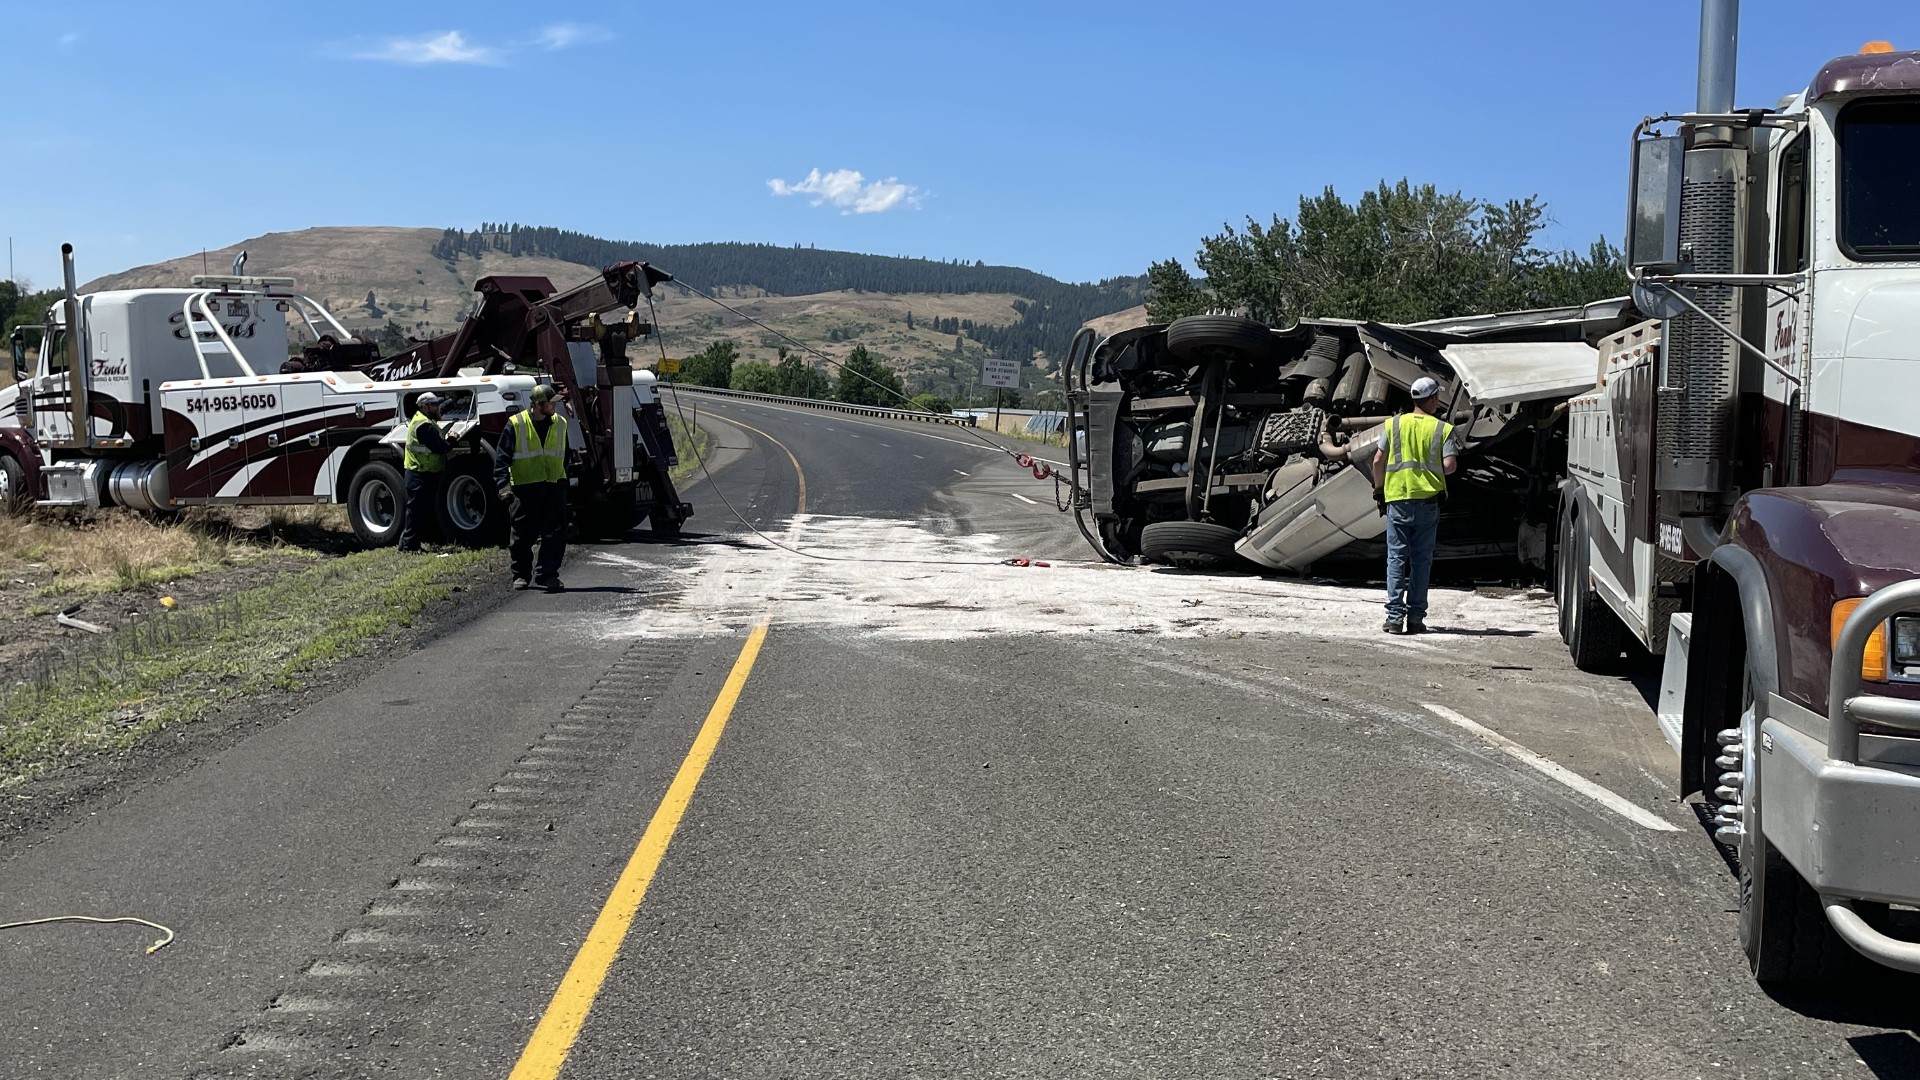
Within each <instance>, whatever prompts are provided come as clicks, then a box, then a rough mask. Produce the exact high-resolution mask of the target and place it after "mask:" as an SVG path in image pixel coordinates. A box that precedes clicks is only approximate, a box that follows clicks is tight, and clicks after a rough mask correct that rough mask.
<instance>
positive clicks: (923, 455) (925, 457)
mask: <svg viewBox="0 0 1920 1080" xmlns="http://www.w3.org/2000/svg"><path fill="white" fill-rule="evenodd" d="M913 456H914V457H917V458H919V459H920V460H921V461H925V460H927V455H925V454H915V455H913Z"/></svg>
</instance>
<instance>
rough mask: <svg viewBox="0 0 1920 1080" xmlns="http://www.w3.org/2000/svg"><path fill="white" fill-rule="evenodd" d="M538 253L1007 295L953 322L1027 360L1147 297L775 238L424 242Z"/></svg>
mask: <svg viewBox="0 0 1920 1080" xmlns="http://www.w3.org/2000/svg"><path fill="white" fill-rule="evenodd" d="M496 251H497V252H504V253H506V254H509V255H540V256H545V257H547V258H551V259H560V260H563V261H566V262H573V263H582V264H584V265H587V266H607V265H610V264H612V263H616V262H623V261H627V260H633V261H636V262H647V263H652V264H653V265H655V266H658V267H660V268H661V269H663V270H666V271H668V272H669V273H671V274H673V275H674V277H675V278H677V279H678V280H680V281H684V282H686V283H687V284H688V285H691V286H693V287H695V288H697V289H700V290H702V291H703V292H712V291H713V290H715V289H717V288H721V287H726V286H740V287H745V288H749V289H762V290H765V291H766V292H768V293H772V294H774V295H777V296H805V295H808V294H811V293H820V292H835V291H839V290H852V291H856V292H886V293H1011V294H1014V295H1016V296H1019V297H1021V299H1020V300H1018V301H1016V302H1015V303H1014V310H1015V313H1016V314H1015V318H1014V320H1013V321H1012V322H1011V323H1009V324H1007V325H1005V326H988V325H976V326H973V327H972V328H970V329H964V330H963V329H962V328H960V327H958V326H956V327H955V328H954V330H953V331H951V332H952V333H955V334H965V335H966V336H967V337H969V338H971V339H972V340H974V341H978V342H980V343H981V344H982V345H985V346H986V347H987V348H988V349H989V350H991V351H992V352H993V353H994V355H996V356H1004V357H1008V358H1010V359H1017V360H1022V361H1026V360H1031V359H1033V357H1034V354H1035V353H1040V352H1044V353H1046V354H1047V355H1049V356H1056V357H1057V356H1064V355H1065V354H1066V349H1067V344H1068V343H1069V342H1070V341H1072V340H1073V335H1074V332H1075V331H1077V330H1079V329H1080V327H1081V325H1082V324H1084V323H1085V322H1087V320H1089V319H1094V318H1098V317H1099V316H1101V315H1108V314H1112V313H1113V312H1116V311H1122V310H1125V309H1126V308H1129V307H1132V306H1134V305H1135V304H1138V303H1140V302H1141V300H1142V299H1143V298H1144V296H1145V295H1146V293H1145V289H1146V281H1145V279H1144V278H1142V277H1115V278H1108V279H1106V280H1104V281H1100V282H1093V283H1078V284H1070V283H1067V282H1063V281H1058V280H1055V279H1054V278H1050V277H1048V276H1046V275H1045V274H1040V273H1036V272H1035V271H1032V270H1025V269H1022V268H1020V267H1016V266H988V265H987V264H986V263H984V262H980V261H977V260H976V261H974V262H965V261H962V260H959V259H953V260H945V261H943V260H939V259H914V258H904V257H900V256H892V255H863V254H860V253H857V252H851V251H822V250H820V249H818V248H813V247H800V246H797V245H796V246H793V247H783V246H780V245H778V244H745V243H724V244H646V243H634V242H627V241H618V240H604V239H601V238H600V237H596V236H588V235H587V234H585V233H578V232H573V231H570V230H567V229H555V228H550V227H546V226H531V225H520V224H517V223H505V224H502V223H497V222H489V223H483V224H482V225H481V226H480V228H478V229H475V230H472V231H466V230H462V229H447V230H445V231H444V232H443V233H442V234H441V236H440V239H439V240H438V241H437V242H435V244H434V246H433V254H434V256H435V257H436V258H439V259H444V260H447V261H449V262H451V261H454V260H456V259H458V258H459V257H460V256H462V255H465V256H468V257H474V258H477V257H479V256H481V255H484V254H487V253H488V252H496Z"/></svg>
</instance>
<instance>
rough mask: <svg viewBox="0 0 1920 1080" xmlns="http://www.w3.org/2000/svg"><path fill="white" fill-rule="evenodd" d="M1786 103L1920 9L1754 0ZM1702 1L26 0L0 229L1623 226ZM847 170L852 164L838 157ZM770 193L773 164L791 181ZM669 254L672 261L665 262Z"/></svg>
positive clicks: (806, 231)
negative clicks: (1503, 212) (1371, 220)
mask: <svg viewBox="0 0 1920 1080" xmlns="http://www.w3.org/2000/svg"><path fill="white" fill-rule="evenodd" d="M1742 8H1743V10H1742V13H1741V23H1742V42H1741V52H1740V69H1739V71H1740V86H1741V92H1740V95H1739V100H1740V103H1741V104H1742V105H1743V106H1745V105H1770V104H1772V103H1773V102H1774V101H1775V100H1777V99H1778V98H1779V97H1780V96H1781V95H1783V94H1786V93H1789V92H1791V91H1793V90H1796V89H1799V88H1801V87H1804V86H1805V85H1806V83H1807V82H1808V81H1809V80H1810V79H1811V77H1812V75H1813V73H1814V72H1815V71H1816V70H1818V68H1819V66H1820V65H1821V63H1823V62H1824V61H1825V60H1827V59H1829V58H1831V57H1832V56H1835V55H1838V54H1841V53H1849V52H1853V51H1855V50H1857V49H1858V48H1859V46H1860V45H1861V43H1862V42H1864V41H1867V40H1869V39H1873V38H1884V39H1887V40H1891V41H1892V42H1893V43H1894V44H1895V45H1896V46H1898V47H1901V48H1920V5H1914V4H1912V3H1911V2H1910V0H1909V2H1895V0H1859V2H1846V0H1833V2H1830V3H1828V4H1825V5H1821V6H1818V7H1814V6H1810V5H1807V4H1805V3H1804V2H1802V3H1789V2H1786V0H1746V3H1744V4H1743V5H1742ZM1698 10H1699V9H1698V6H1697V4H1696V3H1695V2H1694V0H1664V2H1659V0H1615V2H1612V3H1608V4H1605V5H1602V4H1598V3H1559V4H1555V3H1551V2H1535V3H1526V2H1519V0H1450V2H1446V3H1441V2H1435V0H1429V2H1421V3H1414V2H1400V0H1376V2H1365V0H1349V2H1345V3H1327V2H1325V0H1318V2H1314V3H1283V2H1272V3H1240V2H1225V0H1223V2H1212V3H1209V2H1204V0H1189V2H1188V3H1185V4H1170V3H1166V2H1165V0H1161V2H1158V3H1151V4H1149V3H1134V2H1130V0H1109V2H1105V3H1078V2H1071V3H1069V2H1062V3H1047V2H1034V0H1028V2H1026V3H999V2H995V0H973V2H969V3H965V4H961V3H941V4H918V3H895V4H880V3H838V2H834V0H816V2H814V3H810V4H800V3H783V4H774V3H756V2H745V3H729V4H721V3H685V4H671V3H657V2H656V3H649V4H631V5H629V4H623V3H614V2H601V3H593V4H585V3H580V4H574V3H564V2H556V3H547V4H525V3H514V4H508V3H496V2H491V0H465V2H462V3H391V2H389V3H383V4H376V3H363V2H358V0H353V2H330V3H327V4H324V5H321V4H298V5H271V6H270V5H264V4H259V5H255V4H247V5H228V6H215V7H211V8H208V7H199V8H186V9H181V8H177V7H176V6H175V5H171V4H158V3H141V4H97V3H96V4H89V3H84V2H71V3H68V4H66V5H64V6H60V7H56V6H54V5H46V4H42V5H33V6H31V7H27V8H24V9H20V10H13V11H10V12H9V13H8V16H7V23H8V31H9V43H10V48H9V50H8V57H7V60H6V62H5V63H6V66H5V67H4V68H0V73H3V74H4V79H5V85H7V86H8V87H9V88H10V90H11V94H12V97H13V100H14V102H15V104H16V107H15V108H14V109H12V110H10V111H11V113H12V115H13V116H14V118H15V123H16V125H17V126H16V127H15V129H14V130H13V131H12V132H11V134H10V138H9V140H8V146H9V150H10V153H8V155H7V157H8V166H9V167H8V168H7V169H6V170H5V171H4V173H0V232H3V233H4V234H6V235H8V236H11V237H12V238H13V244H14V253H15V254H14V257H15V261H16V265H17V267H18V271H19V274H20V275H21V276H23V277H27V278H30V279H31V280H32V281H33V282H35V283H36V284H38V285H41V286H46V285H51V284H53V283H55V281H56V279H57V276H58V249H59V245H60V243H61V242H62V241H63V240H64V241H72V242H73V243H74V244H75V245H76V247H77V248H78V251H79V257H80V273H81V276H82V278H83V279H84V278H88V277H93V276H96V275H99V274H104V273H109V272H113V271H116V270H120V269H124V268H126V267H129V266H134V265H138V264H141V263H147V262H154V261H158V260H160V259H165V258H171V257H174V256H178V255H183V254H187V253H189V252H192V251H197V250H199V249H200V248H201V247H203V246H204V247H219V246H222V245H225V244H229V243H233V242H235V241H238V240H242V239H245V238H247V237H250V236H255V235H258V234H260V233H263V232H269V231H277V230H290V229H300V228H305V227H308V226H313V225H423V226H434V227H440V226H447V225H459V226H468V227H471V226H474V225H477V224H478V223H480V222H482V221H520V222H522V223H526V224H541V225H555V226H560V227H563V228H570V229H577V230H580V231H582V232H587V233H592V234H596V235H600V236H605V237H610V238H615V239H630V240H648V241H655V242H692V241H705V240H745V241H766V242H771V243H782V244H785V243H811V244H815V245H817V246H819V247H823V248H826V247H831V248H841V249H847V250H854V251H867V252H875V253H879V254H899V255H924V256H931V257H935V258H953V257H959V258H964V259H968V260H973V259H984V260H986V261H987V262H989V263H1004V264H1011V265H1018V266H1027V267H1031V268H1033V269H1036V270H1039V271H1042V272H1044V273H1049V274H1053V275H1055V276H1058V277H1062V278H1067V279H1072V280H1088V279H1094V278H1100V277H1106V276H1111V275H1115V274H1123V273H1138V272H1141V271H1143V270H1144V269H1145V268H1146V265H1147V263H1148V262H1149V261H1151V260H1154V259H1159V258H1165V257H1167V256H1170V255H1175V256H1179V257H1181V258H1182V259H1183V260H1186V261H1188V262H1189V264H1191V255H1192V252H1193V250H1194V249H1195V247H1196V246H1197V241H1198V239H1199V237H1201V236H1202V235H1204V234H1207V233H1213V232H1217V231H1219V229H1220V227H1221V225H1222V224H1223V223H1225V222H1233V223H1235V224H1238V223H1240V222H1241V221H1242V220H1244V218H1246V217H1247V216H1248V215H1252V216H1254V217H1256V218H1259V219H1260V220H1263V221H1264V220H1266V219H1267V218H1268V217H1270V216H1271V215H1273V214H1274V213H1279V214H1281V215H1282V216H1291V214H1292V212H1293V209H1294V207H1295V206H1296V204H1297V201H1298V199H1299V196H1300V195H1301V194H1302V193H1303V192H1317V191H1318V190H1319V189H1320V188H1322V187H1323V186H1325V185H1329V184H1331V185H1333V186H1334V187H1335V188H1337V189H1338V190H1339V191H1340V192H1341V193H1342V194H1344V195H1347V196H1349V197H1351V196H1353V195H1355V194H1357V193H1358V192H1359V191H1360V190H1362V189H1364V188H1366V187H1368V186H1371V185H1372V184H1374V183H1375V182H1377V181H1379V180H1380V179H1382V178H1399V177H1402V176H1406V177H1410V178H1412V179H1414V180H1416V181H1422V182H1430V183H1434V184H1437V185H1439V186H1441V187H1442V188H1446V189H1450V190H1451V189H1458V190H1462V191H1464V192H1466V193H1467V194H1469V195H1473V196H1478V197H1482V198H1494V199H1499V198H1507V197H1514V196H1524V195H1529V194H1538V195H1540V196H1541V197H1542V198H1544V199H1545V200H1547V202H1548V203H1549V204H1550V207H1551V211H1552V215H1553V218H1554V221H1555V225H1554V227H1553V229H1552V231H1551V233H1550V234H1549V235H1548V237H1547V239H1548V241H1549V242H1550V243H1551V244H1552V245H1553V246H1556V247H1567V246H1571V247H1580V248H1584V247H1585V245H1586V244H1587V243H1588V242H1590V241H1591V240H1592V239H1593V238H1594V237H1596V236H1598V235H1600V234H1602V233H1605V234H1606V235H1607V236H1609V237H1611V238H1613V239H1615V240H1617V239H1618V237H1619V233H1620V223H1621V221H1622V218H1623V216H1624V207H1623V201H1624V194H1623V187H1624V178H1625V175H1626V168H1627V164H1626V149H1627V142H1628V138H1629V135H1630V134H1631V132H1632V129H1633V126H1634V124H1635V123H1636V122H1637V121H1638V120H1639V118H1640V117H1642V116H1644V115H1646V114H1649V113H1658V112H1663V111H1668V110H1679V109H1684V108H1688V107H1690V106H1691V105H1692V104H1693V98H1694V58H1695V51H1696V48H1697V33H1698V17H1699V16H1698ZM854 173H858V174H859V176H858V177H857V178H855V177H854V176H853V175H852V174H854ZM783 192H784V193H783ZM669 269H671V268H669Z"/></svg>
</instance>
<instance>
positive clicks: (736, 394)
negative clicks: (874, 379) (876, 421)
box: [660, 383, 980, 427]
mask: <svg viewBox="0 0 1920 1080" xmlns="http://www.w3.org/2000/svg"><path fill="white" fill-rule="evenodd" d="M669 386H671V387H672V388H673V389H674V390H676V391H680V390H688V391H692V392H694V393H697V394H713V395H715V396H717V397H730V398H740V399H742V400H745V401H765V402H771V403H773V404H776V405H800V406H803V407H805V408H809V409H821V410H824V411H827V412H842V413H854V414H856V415H859V416H878V417H884V418H886V419H889V420H917V421H919V422H920V423H923V424H948V425H951V426H953V427H978V426H980V422H979V420H978V419H976V418H975V417H972V416H955V415H951V414H948V413H931V412H921V411H920V410H918V409H887V408H882V407H880V406H877V405H849V404H847V403H846V402H844V401H820V400H818V399H815V398H797V397H783V396H781V395H779V394H751V393H748V392H747V391H745V390H722V389H720V388H719V387H717V386H697V385H694V384H692V383H661V384H660V387H661V388H663V389H664V388H666V387H669Z"/></svg>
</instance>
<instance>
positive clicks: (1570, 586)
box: [1560, 515, 1627, 675]
mask: <svg viewBox="0 0 1920 1080" xmlns="http://www.w3.org/2000/svg"><path fill="white" fill-rule="evenodd" d="M1569 522H1570V523H1571V525H1572V534H1573V546H1572V547H1571V548H1563V549H1562V552H1563V555H1562V559H1563V561H1564V562H1566V563H1568V564H1569V566H1568V569H1569V570H1570V571H1571V576H1570V577H1568V579H1567V580H1566V582H1565V591H1564V594H1563V596H1562V598H1561V604H1560V618H1561V625H1562V630H1561V636H1562V637H1564V638H1566V641H1567V652H1568V653H1569V654H1571V655H1572V656H1573V666H1574V667H1577V668H1579V669H1580V670H1581V671H1586V672H1591V673H1593V674H1596V675H1606V674H1611V673H1613V672H1615V671H1618V670H1619V668H1620V656H1621V654H1622V653H1624V652H1625V651H1626V648H1627V626H1626V624H1625V623H1623V622H1621V621H1620V616H1619V615H1618V614H1616V613H1615V612H1614V610H1613V609H1612V608H1610V607H1608V606H1607V602H1606V600H1605V599H1604V598H1602V597H1601V595H1600V593H1599V591H1598V590H1596V589H1594V588H1593V586H1592V584H1591V583H1590V582H1589V580H1588V569H1589V568H1588V562H1587V560H1588V559H1589V558H1591V557H1592V552H1591V548H1590V545H1589V543H1588V538H1587V534H1586V529H1585V527H1584V526H1582V525H1581V524H1580V521H1579V519H1578V518H1577V517H1574V516H1572V515H1569Z"/></svg>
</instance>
